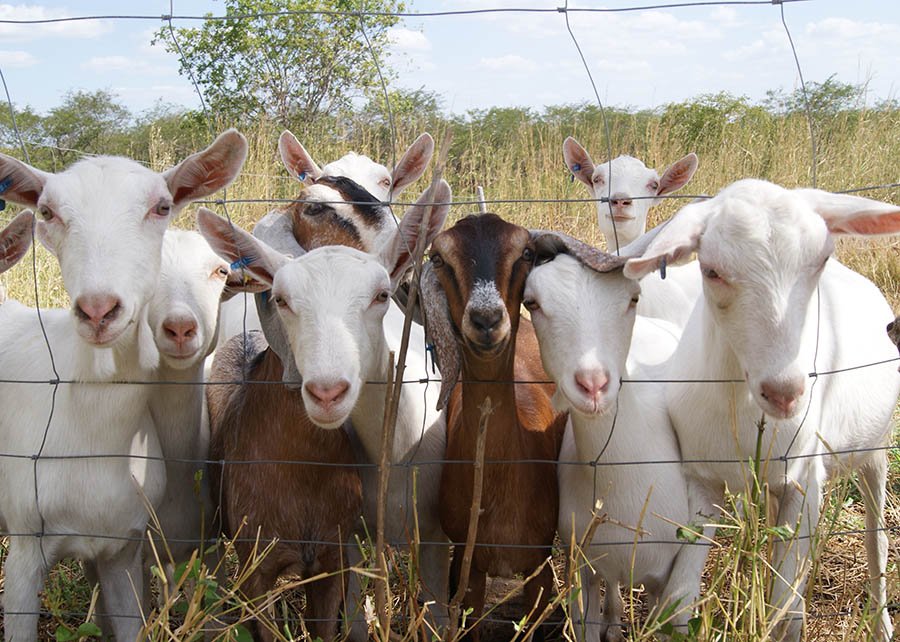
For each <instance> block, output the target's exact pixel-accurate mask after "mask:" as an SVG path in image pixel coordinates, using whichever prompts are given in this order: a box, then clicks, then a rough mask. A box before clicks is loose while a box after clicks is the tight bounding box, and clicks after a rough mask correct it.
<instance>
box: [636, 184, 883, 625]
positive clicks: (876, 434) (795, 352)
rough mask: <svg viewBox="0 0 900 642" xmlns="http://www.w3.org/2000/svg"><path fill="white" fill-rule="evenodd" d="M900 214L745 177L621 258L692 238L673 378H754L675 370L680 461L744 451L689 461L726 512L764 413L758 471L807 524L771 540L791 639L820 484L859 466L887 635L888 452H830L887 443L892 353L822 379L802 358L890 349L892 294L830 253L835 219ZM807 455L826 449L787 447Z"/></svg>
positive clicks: (789, 519)
mask: <svg viewBox="0 0 900 642" xmlns="http://www.w3.org/2000/svg"><path fill="white" fill-rule="evenodd" d="M898 218H900V209H898V208H897V207H896V206H892V205H888V204H883V203H878V202H876V201H871V200H868V199H863V198H859V197H851V196H842V195H834V194H828V193H826V192H820V191H818V190H793V191H789V190H785V189H783V188H781V187H779V186H777V185H773V184H771V183H767V182H764V181H757V180H744V181H739V182H737V183H734V184H733V185H731V186H729V187H727V188H725V189H724V190H722V192H720V193H719V194H718V195H717V196H716V197H715V198H713V199H711V200H710V201H707V202H703V203H696V204H691V205H688V206H687V207H685V208H684V209H682V210H681V211H680V212H679V213H678V214H677V215H676V216H675V217H674V218H673V219H672V221H671V222H670V223H669V225H668V226H667V228H666V229H664V230H662V231H661V232H660V233H659V234H658V236H657V237H656V238H655V239H654V240H653V242H652V243H651V244H650V246H649V248H648V249H647V251H646V252H645V253H644V255H643V256H642V257H641V258H638V259H632V260H630V261H629V262H628V264H627V265H626V268H625V273H626V275H629V276H640V275H641V274H644V273H646V272H647V271H648V270H651V269H653V266H654V265H656V263H657V262H658V261H659V259H660V258H661V257H663V256H665V257H666V258H667V259H668V260H669V261H670V262H671V263H675V262H678V261H683V260H684V259H685V257H687V256H689V255H690V253H691V252H693V251H697V252H698V267H699V269H700V270H701V271H703V273H704V284H703V288H704V296H703V298H702V299H701V300H700V302H699V303H698V304H697V307H696V308H695V309H694V312H693V314H692V316H691V318H690V321H689V323H688V325H687V327H686V328H685V330H684V335H683V338H682V341H681V343H680V344H679V346H678V349H677V350H676V352H675V355H674V356H673V358H672V359H671V361H670V368H669V370H668V373H667V378H670V379H676V380H684V379H736V380H740V381H745V383H738V384H710V383H698V384H687V383H676V384H671V385H669V386H667V391H666V397H667V404H668V407H669V412H670V415H671V417H672V421H673V425H674V426H675V430H676V432H677V434H678V438H679V442H680V444H681V448H682V453H683V455H684V458H685V459H686V460H706V459H712V460H723V459H724V460H735V463H731V464H728V463H702V462H693V463H688V464H686V472H687V474H688V477H689V489H690V500H691V509H692V513H694V514H696V513H701V514H704V515H714V514H716V512H717V509H716V505H721V503H722V498H723V493H724V489H725V486H726V485H727V487H728V488H729V489H731V490H732V491H741V490H742V489H744V488H745V487H746V485H747V484H748V483H749V480H748V469H747V465H746V462H747V461H748V459H749V458H752V457H753V455H754V452H755V449H756V440H757V422H758V421H759V420H760V418H761V417H762V416H763V415H765V419H766V430H765V434H764V438H763V442H762V452H763V453H764V454H767V458H768V462H767V463H766V464H764V469H763V471H764V472H763V481H764V482H765V483H768V484H769V487H770V489H771V490H772V492H773V494H774V496H775V497H776V498H777V500H778V503H779V509H780V512H779V517H778V523H779V524H787V525H789V526H791V527H796V526H797V524H798V522H799V528H798V530H797V532H798V534H799V535H800V538H798V539H797V540H796V541H792V542H789V543H788V544H781V543H779V544H776V550H775V560H774V564H775V566H776V568H777V569H778V571H779V573H780V574H781V576H783V577H784V578H785V581H783V582H777V581H776V586H775V589H774V593H773V595H772V596H771V599H772V603H773V604H774V605H775V606H776V607H782V608H784V609H786V611H787V612H786V614H785V617H786V618H787V621H782V622H781V623H780V626H779V629H778V630H777V632H776V637H779V636H781V637H782V638H783V639H787V640H797V639H799V637H800V633H801V629H802V619H800V618H802V616H803V611H804V608H803V600H802V598H801V597H799V596H802V594H803V586H804V583H805V578H806V573H807V571H808V564H809V556H808V553H809V550H810V542H809V539H808V536H809V535H810V533H812V532H813V531H814V529H815V527H816V526H817V522H818V518H819V510H820V503H821V499H822V495H821V493H822V485H823V483H824V482H825V480H826V479H828V478H830V477H832V476H835V475H838V474H843V473H846V472H847V471H849V470H853V469H858V470H860V471H861V473H862V475H861V481H862V482H863V483H861V484H860V486H861V491H862V493H863V497H864V498H865V500H866V503H867V511H866V527H867V529H869V530H870V532H869V533H868V534H867V536H866V552H867V558H868V563H869V573H870V576H871V577H872V578H873V580H872V586H871V590H872V595H873V600H874V603H875V605H876V606H877V607H878V608H880V609H881V612H880V620H879V621H880V626H879V627H878V630H877V639H878V640H881V641H886V640H888V639H890V637H891V624H890V620H889V616H888V613H887V611H886V610H885V609H884V605H885V601H886V589H885V579H884V569H885V564H886V555H887V535H886V534H885V533H884V532H881V531H878V530H877V529H879V528H882V527H883V526H884V521H883V516H882V511H883V505H884V493H885V486H884V485H885V475H886V472H885V468H886V461H885V453H884V452H883V451H880V450H876V451H869V452H854V453H849V454H842V455H834V456H832V455H829V454H828V453H829V451H831V450H834V451H838V452H840V451H845V450H855V449H865V448H879V447H882V446H884V445H885V444H887V443H888V442H889V439H890V431H891V421H890V420H891V414H892V412H893V409H894V405H895V403H896V400H897V395H898V392H900V378H898V376H897V373H896V369H895V368H894V367H893V366H892V364H884V365H881V366H875V367H867V368H862V369H859V370H854V371H851V372H845V373H840V374H835V375H822V376H820V377H819V378H818V379H817V380H816V379H812V378H810V377H808V373H810V372H825V371H830V370H835V369H839V368H846V367H850V366H858V365H863V364H868V363H874V362H877V361H881V360H884V359H890V358H891V357H893V356H894V355H895V354H896V347H895V346H893V345H892V344H891V342H890V340H889V339H888V338H887V336H886V334H885V332H884V327H885V325H886V324H887V322H889V321H890V320H891V319H892V318H893V315H892V313H891V310H890V308H889V307H888V305H887V303H886V302H885V300H884V297H883V296H882V295H881V293H880V292H879V291H878V289H877V288H876V287H875V286H874V285H873V284H872V283H871V282H869V281H868V280H867V279H865V278H863V277H862V276H860V275H859V274H856V273H855V272H852V271H851V270H849V269H847V268H846V267H844V266H843V265H841V264H840V263H838V262H837V261H836V260H834V259H829V258H828V257H829V256H830V254H831V253H832V251H833V241H832V237H831V234H832V233H842V232H849V233H870V234H871V233H882V234H883V233H893V232H896V231H898V229H900V226H898V224H897V222H896V220H897V219H898ZM826 261H827V263H826ZM735 422H736V423H735ZM792 442H793V443H792ZM810 454H821V455H822V456H821V457H801V458H796V459H788V460H786V462H785V461H780V460H779V459H778V458H779V457H782V456H784V455H788V456H802V455H810ZM700 571H701V567H698V568H696V573H697V574H699V573H700ZM790 585H792V586H794V587H795V588H796V589H797V593H794V592H793V590H792V589H791V588H790ZM777 615H780V614H777ZM777 615H773V619H777Z"/></svg>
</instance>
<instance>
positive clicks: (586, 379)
mask: <svg viewBox="0 0 900 642" xmlns="http://www.w3.org/2000/svg"><path fill="white" fill-rule="evenodd" d="M575 383H576V384H577V386H578V388H579V389H580V390H581V391H582V392H583V393H584V394H586V395H587V396H589V397H591V398H594V397H597V396H598V395H600V394H602V393H604V392H606V391H607V389H609V373H608V372H607V371H606V370H605V369H600V368H595V369H591V370H579V371H578V372H576V373H575Z"/></svg>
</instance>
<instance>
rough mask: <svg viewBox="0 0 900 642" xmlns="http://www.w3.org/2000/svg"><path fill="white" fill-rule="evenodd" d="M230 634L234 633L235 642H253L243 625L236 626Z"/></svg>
mask: <svg viewBox="0 0 900 642" xmlns="http://www.w3.org/2000/svg"><path fill="white" fill-rule="evenodd" d="M231 632H232V633H234V641H235V642H253V636H252V635H250V631H248V630H247V627H245V626H244V625H243V624H238V625H237V626H236V627H234V628H233V629H231Z"/></svg>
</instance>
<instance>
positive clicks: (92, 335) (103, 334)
mask: <svg viewBox="0 0 900 642" xmlns="http://www.w3.org/2000/svg"><path fill="white" fill-rule="evenodd" d="M128 325H129V324H127V323H126V324H123V325H121V326H120V327H116V328H110V327H108V326H104V327H102V328H93V327H91V326H90V324H88V323H86V322H83V321H79V323H78V328H77V329H78V335H79V336H80V337H81V338H82V339H84V340H85V341H86V342H87V343H89V344H90V345H92V346H95V347H97V348H107V347H109V346H111V345H112V344H114V343H115V342H116V341H117V340H118V339H119V337H121V336H122V334H123V333H124V332H125V328H127V327H128Z"/></svg>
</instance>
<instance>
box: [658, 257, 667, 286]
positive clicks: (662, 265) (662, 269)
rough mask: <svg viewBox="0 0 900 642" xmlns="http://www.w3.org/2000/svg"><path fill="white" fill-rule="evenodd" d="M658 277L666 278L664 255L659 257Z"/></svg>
mask: <svg viewBox="0 0 900 642" xmlns="http://www.w3.org/2000/svg"><path fill="white" fill-rule="evenodd" d="M659 278H661V279H662V280H663V281H665V280H666V257H664V256H663V257H661V258H660V259H659Z"/></svg>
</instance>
